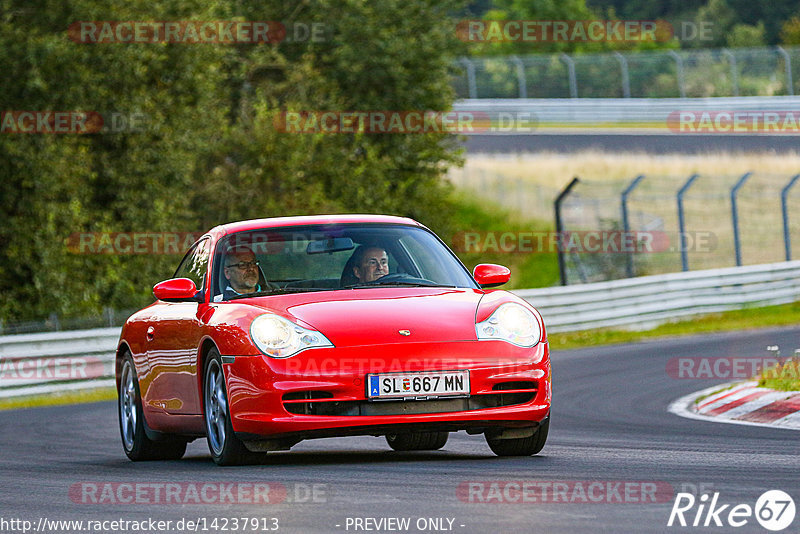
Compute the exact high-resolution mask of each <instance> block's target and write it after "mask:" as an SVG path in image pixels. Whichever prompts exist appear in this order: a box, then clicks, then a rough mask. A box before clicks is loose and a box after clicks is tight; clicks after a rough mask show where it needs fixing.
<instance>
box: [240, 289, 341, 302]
mask: <svg viewBox="0 0 800 534" xmlns="http://www.w3.org/2000/svg"><path fill="white" fill-rule="evenodd" d="M335 289H339V288H338V287H276V288H275V289H269V290H267V291H256V292H255V293H245V294H244V295H234V296H232V297H231V298H229V299H228V300H238V299H249V298H251V297H268V296H270V295H279V294H282V293H310V292H312V291H333V290H335Z"/></svg>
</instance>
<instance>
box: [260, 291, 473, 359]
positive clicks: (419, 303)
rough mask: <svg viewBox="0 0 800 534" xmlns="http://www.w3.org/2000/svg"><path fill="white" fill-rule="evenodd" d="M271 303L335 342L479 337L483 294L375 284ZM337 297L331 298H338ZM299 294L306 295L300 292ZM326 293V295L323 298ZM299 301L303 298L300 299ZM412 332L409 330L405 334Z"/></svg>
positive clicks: (470, 339)
mask: <svg viewBox="0 0 800 534" xmlns="http://www.w3.org/2000/svg"><path fill="white" fill-rule="evenodd" d="M306 295H315V296H316V297H317V298H316V299H314V300H313V301H312V300H310V299H309V300H308V301H306V298H302V299H296V298H291V296H289V297H285V298H282V299H280V304H281V306H279V308H283V309H275V308H276V307H275V304H278V302H270V306H269V307H270V308H272V309H273V310H275V311H277V312H278V313H282V314H286V315H288V316H290V317H294V318H296V319H299V320H300V322H302V323H305V324H306V325H308V326H310V327H312V328H314V329H316V330H319V331H320V332H322V333H323V334H324V335H325V336H326V337H327V338H328V339H329V340H330V341H331V342H332V343H333V344H334V345H335V346H337V347H345V346H357V345H370V344H376V343H381V344H385V343H413V342H437V341H438V342H441V341H474V340H475V339H476V334H475V314H476V312H477V309H478V304H479V303H480V300H481V298H482V297H483V292H482V291H478V290H474V289H460V288H447V289H443V288H402V289H398V288H371V289H355V290H349V291H347V292H346V294H344V295H343V294H342V292H341V291H336V292H333V293H315V294H304V295H303V296H306ZM334 296H335V298H331V297H334ZM294 297H301V295H295V296H294ZM320 297H322V299H320ZM298 300H300V301H299V302H298ZM401 331H407V334H405V333H404V334H405V335H404V334H401V333H400V332H401Z"/></svg>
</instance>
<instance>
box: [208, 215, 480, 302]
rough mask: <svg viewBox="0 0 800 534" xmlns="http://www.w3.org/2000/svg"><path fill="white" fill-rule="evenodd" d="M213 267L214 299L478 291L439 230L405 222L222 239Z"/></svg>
mask: <svg viewBox="0 0 800 534" xmlns="http://www.w3.org/2000/svg"><path fill="white" fill-rule="evenodd" d="M214 265H215V272H214V274H213V278H214V280H215V285H214V288H213V291H214V300H215V301H224V300H233V299H237V298H242V297H245V296H256V295H270V294H280V293H296V292H306V291H333V290H351V289H360V288H373V287H387V286H394V287H465V288H477V287H478V286H477V284H476V283H475V282H474V280H473V279H472V277H471V276H470V275H469V272H468V271H467V270H466V269H465V268H464V266H463V265H462V264H461V262H459V261H458V259H457V258H456V257H455V255H454V254H453V253H452V252H450V250H448V249H447V247H445V246H444V245H443V244H442V243H441V241H439V239H437V238H436V236H434V235H433V233H431V232H430V231H428V230H425V229H423V228H420V227H416V226H409V225H400V224H363V223H362V224H336V225H315V226H302V227H298V226H294V227H285V228H269V229H260V230H255V231H247V232H239V233H236V234H232V235H230V236H227V237H226V238H224V239H223V240H221V241H220V243H219V245H218V246H217V250H216V253H215V261H214Z"/></svg>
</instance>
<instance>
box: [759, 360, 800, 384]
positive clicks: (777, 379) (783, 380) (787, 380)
mask: <svg viewBox="0 0 800 534" xmlns="http://www.w3.org/2000/svg"><path fill="white" fill-rule="evenodd" d="M758 385H759V386H760V387H763V388H769V389H775V390H778V391H800V360H798V359H797V358H793V359H791V360H786V361H785V362H783V364H782V365H777V366H775V367H770V368H768V369H764V370H763V371H762V372H761V376H760V377H759V379H758Z"/></svg>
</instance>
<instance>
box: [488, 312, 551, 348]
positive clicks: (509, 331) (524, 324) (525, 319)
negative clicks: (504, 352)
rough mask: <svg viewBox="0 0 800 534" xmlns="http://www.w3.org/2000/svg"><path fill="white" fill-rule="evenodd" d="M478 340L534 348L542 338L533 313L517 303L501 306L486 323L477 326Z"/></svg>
mask: <svg viewBox="0 0 800 534" xmlns="http://www.w3.org/2000/svg"><path fill="white" fill-rule="evenodd" d="M475 331H476V332H477V333H478V339H500V340H503V341H507V342H509V343H511V344H513V345H517V346H520V347H533V346H534V345H536V344H537V343H538V342H539V338H540V337H541V336H542V329H541V328H540V327H539V321H537V320H536V317H535V316H534V315H533V313H532V312H531V311H530V310H529V309H528V308H526V307H525V306H522V305H520V304H517V303H516V302H506V303H505V304H501V305H500V306H499V307H498V308H497V309H496V310H495V311H494V312H493V313H492V314H491V315H490V316H489V317H488V318H487V319H486V320H485V321H481V322H480V323H476V324H475Z"/></svg>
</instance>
